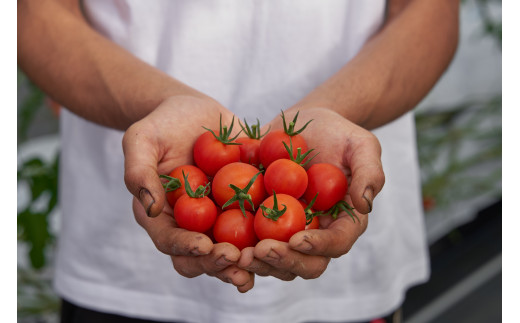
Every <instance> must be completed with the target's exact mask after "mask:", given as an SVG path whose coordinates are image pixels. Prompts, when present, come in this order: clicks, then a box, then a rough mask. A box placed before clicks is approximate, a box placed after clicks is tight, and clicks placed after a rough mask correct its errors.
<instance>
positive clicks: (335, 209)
mask: <svg viewBox="0 0 520 323" xmlns="http://www.w3.org/2000/svg"><path fill="white" fill-rule="evenodd" d="M354 210H355V209H354V207H353V206H351V205H350V204H348V203H347V202H345V201H343V200H341V201H339V202H338V203H336V204H334V206H332V207H331V208H330V210H329V211H328V212H327V213H326V214H328V215H331V216H332V218H333V219H337V218H338V214H339V213H340V212H341V211H344V212H346V213H347V214H348V215H349V216H350V217H351V218H352V221H354V223H355V222H356V219H357V220H358V222H359V223H361V221H360V220H359V218H358V216H357V215H356V213H354V212H353V211H354Z"/></svg>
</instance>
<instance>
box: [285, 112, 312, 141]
mask: <svg viewBox="0 0 520 323" xmlns="http://www.w3.org/2000/svg"><path fill="white" fill-rule="evenodd" d="M299 114H300V111H298V112H296V115H295V116H294V119H293V120H292V121H291V122H289V127H287V122H286V121H285V115H284V113H283V110H282V121H283V130H284V131H285V133H286V134H288V135H289V136H291V137H292V136H295V135H298V134H300V133H301V132H302V131H303V130H305V128H307V126H308V125H309V123H311V121H312V120H313V119H311V120H309V121H307V123H306V124H305V125H304V126H303V127H302V128H301V129H300V130H297V131H294V126H295V125H296V120H297V119H298V115H299Z"/></svg>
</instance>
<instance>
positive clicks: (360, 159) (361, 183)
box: [344, 133, 385, 214]
mask: <svg viewBox="0 0 520 323" xmlns="http://www.w3.org/2000/svg"><path fill="white" fill-rule="evenodd" d="M347 147H348V149H346V150H345V154H344V163H345V166H346V167H348V168H350V170H351V176H352V179H351V182H350V187H349V191H348V193H349V195H350V197H351V199H352V203H353V206H354V208H355V209H356V210H358V211H359V212H360V213H363V214H368V213H370V212H371V211H372V203H373V200H374V198H375V196H376V195H377V194H378V193H379V192H380V191H381V189H382V188H383V185H384V183H385V174H384V172H383V166H382V163H381V145H380V144H379V141H378V140H377V138H376V137H375V136H374V135H373V134H370V133H365V134H364V135H363V136H360V137H355V138H349V139H348V144H347Z"/></svg>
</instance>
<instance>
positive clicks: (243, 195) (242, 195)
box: [222, 172, 262, 216]
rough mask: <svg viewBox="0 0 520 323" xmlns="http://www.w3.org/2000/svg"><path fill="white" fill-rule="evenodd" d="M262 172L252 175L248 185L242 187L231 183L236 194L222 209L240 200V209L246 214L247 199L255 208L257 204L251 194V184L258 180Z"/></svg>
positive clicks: (230, 185)
mask: <svg viewBox="0 0 520 323" xmlns="http://www.w3.org/2000/svg"><path fill="white" fill-rule="evenodd" d="M261 173H262V172H258V173H256V174H255V176H253V177H251V179H250V180H249V183H247V185H246V187H244V188H240V187H238V186H236V185H233V184H229V187H230V188H231V189H232V190H233V191H235V195H233V197H231V198H230V199H229V200H228V201H227V202H226V203H224V205H222V209H225V208H226V207H228V206H230V205H231V204H233V203H234V202H236V201H238V206H239V207H240V210H241V211H242V214H243V215H244V216H246V209H245V202H244V201H247V202H248V203H249V204H250V205H251V208H252V209H253V211H254V210H255V205H254V204H253V199H252V197H251V194H249V193H248V192H249V189H250V188H251V186H253V183H254V182H255V181H256V178H257V177H258V175H260V174H261Z"/></svg>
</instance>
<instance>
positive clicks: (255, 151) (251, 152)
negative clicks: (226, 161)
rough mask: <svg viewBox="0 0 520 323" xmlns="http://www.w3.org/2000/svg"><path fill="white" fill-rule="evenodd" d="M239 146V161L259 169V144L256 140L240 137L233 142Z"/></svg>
mask: <svg viewBox="0 0 520 323" xmlns="http://www.w3.org/2000/svg"><path fill="white" fill-rule="evenodd" d="M235 142H236V143H239V144H240V145H239V146H238V148H239V149H240V161H241V162H243V163H247V164H250V165H253V166H256V167H260V143H261V141H260V140H258V139H252V138H248V137H242V138H238V139H236V140H235Z"/></svg>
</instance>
